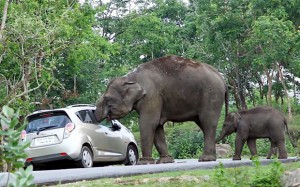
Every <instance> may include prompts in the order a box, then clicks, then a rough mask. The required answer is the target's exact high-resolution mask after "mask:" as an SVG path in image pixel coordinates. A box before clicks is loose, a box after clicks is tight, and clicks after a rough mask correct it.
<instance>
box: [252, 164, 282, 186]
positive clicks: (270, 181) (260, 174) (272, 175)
mask: <svg viewBox="0 0 300 187" xmlns="http://www.w3.org/2000/svg"><path fill="white" fill-rule="evenodd" d="M252 163H253V164H254V165H255V167H256V173H255V175H254V176H253V178H252V181H251V182H250V186H257V187H259V186H262V187H280V186H281V184H280V177H281V175H282V173H283V167H282V165H281V162H280V161H278V160H276V161H274V162H272V167H271V170H270V171H263V170H261V169H260V168H261V166H260V163H259V160H258V159H254V160H253V161H252Z"/></svg>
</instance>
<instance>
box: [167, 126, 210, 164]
mask: <svg viewBox="0 0 300 187" xmlns="http://www.w3.org/2000/svg"><path fill="white" fill-rule="evenodd" d="M168 147H169V150H170V153H171V154H172V156H173V157H174V158H178V159H182V158H197V157H199V155H200V153H201V152H202V150H203V147H204V138H203V134H202V132H198V131H192V130H184V129H174V130H173V131H172V132H171V134H170V135H169V137H168Z"/></svg>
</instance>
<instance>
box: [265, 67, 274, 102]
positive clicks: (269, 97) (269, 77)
mask: <svg viewBox="0 0 300 187" xmlns="http://www.w3.org/2000/svg"><path fill="white" fill-rule="evenodd" d="M265 74H266V76H267V82H268V93H267V105H268V106H272V85H273V82H272V80H273V70H267V69H266V70H265Z"/></svg>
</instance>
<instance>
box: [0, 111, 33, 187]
mask: <svg viewBox="0 0 300 187" xmlns="http://www.w3.org/2000/svg"><path fill="white" fill-rule="evenodd" d="M18 118H19V111H17V112H14V110H13V109H12V108H9V107H8V106H3V109H2V114H0V119H1V130H0V136H1V144H0V165H1V166H2V171H3V172H6V171H8V172H9V173H8V177H9V178H8V179H7V182H8V184H7V186H20V187H21V186H31V185H32V183H33V177H32V175H31V171H32V167H28V168H27V169H26V170H24V169H23V167H24V159H25V158H26V157H27V155H26V154H25V152H24V150H25V149H26V147H28V145H29V144H24V143H20V134H21V131H22V130H23V129H24V128H25V123H24V124H23V125H19V120H18Z"/></svg>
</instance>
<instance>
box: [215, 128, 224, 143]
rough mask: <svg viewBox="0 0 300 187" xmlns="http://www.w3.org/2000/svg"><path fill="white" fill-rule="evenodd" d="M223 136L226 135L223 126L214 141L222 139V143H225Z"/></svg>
mask: <svg viewBox="0 0 300 187" xmlns="http://www.w3.org/2000/svg"><path fill="white" fill-rule="evenodd" d="M225 137H226V131H225V130H224V128H223V129H222V132H221V134H220V135H219V137H218V138H217V139H216V143H218V142H219V141H221V140H222V143H225Z"/></svg>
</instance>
